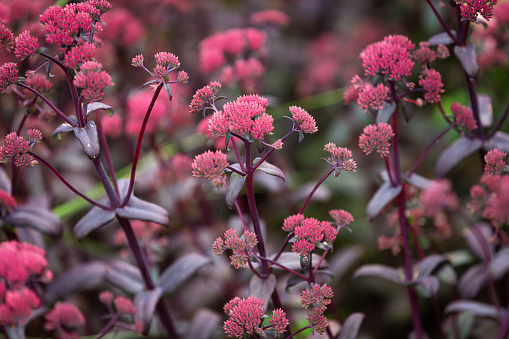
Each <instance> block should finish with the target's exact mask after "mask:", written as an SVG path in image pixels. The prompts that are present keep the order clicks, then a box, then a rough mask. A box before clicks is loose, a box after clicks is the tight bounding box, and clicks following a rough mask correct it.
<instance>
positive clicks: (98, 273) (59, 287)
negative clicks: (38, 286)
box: [47, 261, 107, 303]
mask: <svg viewBox="0 0 509 339" xmlns="http://www.w3.org/2000/svg"><path fill="white" fill-rule="evenodd" d="M106 267H107V265H106V263H104V262H102V261H91V262H88V263H86V264H79V265H75V266H74V267H73V268H71V269H69V270H67V271H65V272H64V273H62V274H60V275H59V276H58V278H57V279H55V280H54V281H53V282H52V283H50V284H49V285H48V289H47V296H48V302H50V303H52V302H54V301H55V300H57V299H60V298H62V297H63V296H66V295H69V294H71V293H74V292H76V291H83V290H88V289H92V288H96V287H98V286H99V285H101V284H102V283H103V277H104V275H105V274H106Z"/></svg>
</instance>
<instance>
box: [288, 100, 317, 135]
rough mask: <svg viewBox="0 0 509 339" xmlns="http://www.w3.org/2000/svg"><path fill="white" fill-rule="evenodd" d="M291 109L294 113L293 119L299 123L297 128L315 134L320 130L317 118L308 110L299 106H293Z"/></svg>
mask: <svg viewBox="0 0 509 339" xmlns="http://www.w3.org/2000/svg"><path fill="white" fill-rule="evenodd" d="M289 110H290V112H291V113H292V119H293V121H295V122H296V123H297V128H298V129H300V130H301V131H302V132H304V133H308V134H313V133H316V132H317V131H318V127H316V122H315V119H314V118H313V116H312V115H311V114H309V113H308V112H307V111H305V110H304V109H302V108H300V107H297V106H291V107H290V108H289Z"/></svg>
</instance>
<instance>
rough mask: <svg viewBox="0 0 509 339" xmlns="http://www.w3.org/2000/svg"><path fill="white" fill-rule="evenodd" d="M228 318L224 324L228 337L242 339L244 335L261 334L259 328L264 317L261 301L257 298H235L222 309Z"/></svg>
mask: <svg viewBox="0 0 509 339" xmlns="http://www.w3.org/2000/svg"><path fill="white" fill-rule="evenodd" d="M223 309H224V313H226V314H227V315H228V316H229V317H230V318H229V319H228V320H226V321H225V322H224V327H223V328H224V330H225V332H226V334H228V336H229V337H237V338H242V337H243V336H244V334H255V333H256V334H260V335H261V334H263V333H264V332H263V330H262V329H261V328H260V324H261V322H262V317H263V316H264V312H263V311H264V310H263V300H262V299H260V298H257V297H249V298H247V299H241V298H239V297H235V298H233V299H232V300H230V301H229V302H228V303H227V304H226V305H224V307H223Z"/></svg>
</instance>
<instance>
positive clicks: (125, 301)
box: [113, 295, 136, 315]
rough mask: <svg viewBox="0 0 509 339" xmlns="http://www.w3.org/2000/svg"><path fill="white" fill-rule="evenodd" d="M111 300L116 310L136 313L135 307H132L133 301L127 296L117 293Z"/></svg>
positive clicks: (124, 312)
mask: <svg viewBox="0 0 509 339" xmlns="http://www.w3.org/2000/svg"><path fill="white" fill-rule="evenodd" d="M113 302H114V303H115V308H116V309H117V311H118V312H120V313H122V314H125V315H134V314H135V313H136V307H134V304H133V302H132V301H131V299H129V298H126V297H124V296H122V295H119V296H118V297H116V298H115V300H114V301H113Z"/></svg>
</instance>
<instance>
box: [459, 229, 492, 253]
mask: <svg viewBox="0 0 509 339" xmlns="http://www.w3.org/2000/svg"><path fill="white" fill-rule="evenodd" d="M473 227H475V231H474V230H473ZM473 227H472V228H466V229H464V231H463V234H464V237H465V241H466V242H467V245H468V247H469V248H470V250H471V251H472V252H473V253H474V254H475V255H476V256H477V257H478V258H479V259H482V260H486V259H491V258H492V257H493V253H494V251H495V250H494V249H493V244H492V243H491V242H490V241H489V239H490V238H491V237H492V235H493V231H492V229H491V227H490V226H489V225H488V224H486V223H483V222H479V223H477V224H476V225H475V226H473ZM474 232H475V233H474ZM476 234H479V235H480V236H476ZM483 248H487V250H488V253H487V254H486V255H488V257H489V258H485V253H484V250H483Z"/></svg>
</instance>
